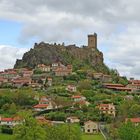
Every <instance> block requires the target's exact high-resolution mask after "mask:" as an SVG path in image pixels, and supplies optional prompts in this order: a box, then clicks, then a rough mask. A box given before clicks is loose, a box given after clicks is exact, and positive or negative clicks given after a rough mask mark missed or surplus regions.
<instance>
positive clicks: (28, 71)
mask: <svg viewBox="0 0 140 140" xmlns="http://www.w3.org/2000/svg"><path fill="white" fill-rule="evenodd" d="M32 75H33V71H32V70H24V71H22V77H31V76H32Z"/></svg>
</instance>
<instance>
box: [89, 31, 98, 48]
mask: <svg viewBox="0 0 140 140" xmlns="http://www.w3.org/2000/svg"><path fill="white" fill-rule="evenodd" d="M88 48H90V49H92V50H96V49H97V34H96V33H94V34H90V35H88Z"/></svg>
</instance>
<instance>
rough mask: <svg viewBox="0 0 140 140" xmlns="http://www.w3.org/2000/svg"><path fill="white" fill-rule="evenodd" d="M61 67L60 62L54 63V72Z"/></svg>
mask: <svg viewBox="0 0 140 140" xmlns="http://www.w3.org/2000/svg"><path fill="white" fill-rule="evenodd" d="M60 65H61V66H62V64H61V63H60V62H54V63H52V67H51V69H52V71H55V70H56V69H57V68H58V67H60Z"/></svg>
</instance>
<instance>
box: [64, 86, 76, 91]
mask: <svg viewBox="0 0 140 140" xmlns="http://www.w3.org/2000/svg"><path fill="white" fill-rule="evenodd" d="M66 90H67V91H69V92H76V91H77V88H76V86H75V85H68V86H67V87H66Z"/></svg>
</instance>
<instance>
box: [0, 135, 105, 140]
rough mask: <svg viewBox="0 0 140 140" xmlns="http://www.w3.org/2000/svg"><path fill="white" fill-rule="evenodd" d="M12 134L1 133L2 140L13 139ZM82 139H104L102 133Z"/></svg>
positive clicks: (0, 139) (84, 136)
mask: <svg viewBox="0 0 140 140" xmlns="http://www.w3.org/2000/svg"><path fill="white" fill-rule="evenodd" d="M12 139H13V138H12V136H11V135H4V134H0V140H12ZM82 140H104V138H103V136H102V135H83V136H82Z"/></svg>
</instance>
